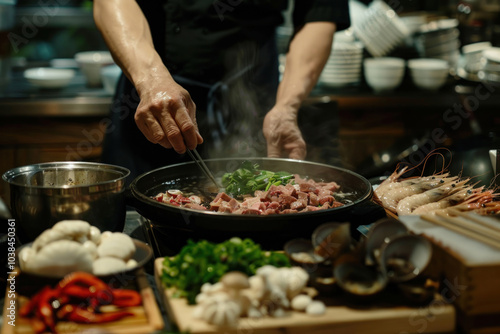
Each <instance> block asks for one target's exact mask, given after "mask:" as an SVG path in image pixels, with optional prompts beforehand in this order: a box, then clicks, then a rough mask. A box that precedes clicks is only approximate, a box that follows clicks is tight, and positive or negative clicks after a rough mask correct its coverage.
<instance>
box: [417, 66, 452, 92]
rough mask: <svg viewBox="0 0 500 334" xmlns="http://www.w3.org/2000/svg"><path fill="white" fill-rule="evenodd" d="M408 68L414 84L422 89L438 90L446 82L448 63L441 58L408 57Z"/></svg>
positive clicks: (448, 73)
mask: <svg viewBox="0 0 500 334" xmlns="http://www.w3.org/2000/svg"><path fill="white" fill-rule="evenodd" d="M408 68H409V69H410V76H411V78H412V80H413V83H414V84H415V86H417V87H418V88H420V89H423V90H431V91H436V90H438V89H439V88H441V87H442V86H443V85H444V84H445V83H446V79H447V78H448V76H449V75H450V65H449V64H448V62H447V61H446V60H443V59H436V58H418V59H410V60H408Z"/></svg>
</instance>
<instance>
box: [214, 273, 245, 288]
mask: <svg viewBox="0 0 500 334" xmlns="http://www.w3.org/2000/svg"><path fill="white" fill-rule="evenodd" d="M220 282H221V283H222V284H224V287H226V288H229V289H237V290H241V289H247V288H249V287H250V283H249V282H248V276H247V275H245V274H244V273H242V272H240V271H231V272H228V273H226V274H224V276H222V277H221V279H220Z"/></svg>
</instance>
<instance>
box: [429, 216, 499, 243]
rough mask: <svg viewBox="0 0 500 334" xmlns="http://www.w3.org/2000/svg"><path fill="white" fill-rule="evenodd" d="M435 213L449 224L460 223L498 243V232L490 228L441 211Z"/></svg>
mask: <svg viewBox="0 0 500 334" xmlns="http://www.w3.org/2000/svg"><path fill="white" fill-rule="evenodd" d="M437 215H438V216H439V217H441V218H442V219H444V220H446V221H447V222H449V223H451V224H455V225H460V226H461V227H463V228H466V229H468V230H471V231H472V232H476V233H478V234H481V235H483V236H485V237H487V238H490V239H493V240H496V241H498V242H499V243H500V232H497V231H495V230H491V229H489V228H488V227H485V226H483V225H477V224H476V223H474V222H471V221H469V220H466V219H464V218H462V217H449V216H446V215H445V214H443V213H438V214H437Z"/></svg>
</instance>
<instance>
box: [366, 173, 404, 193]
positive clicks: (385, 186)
mask: <svg viewBox="0 0 500 334" xmlns="http://www.w3.org/2000/svg"><path fill="white" fill-rule="evenodd" d="M407 168H408V167H403V168H402V169H401V170H400V171H399V172H396V171H394V172H393V173H392V174H391V175H390V176H389V177H388V178H387V179H385V180H384V181H382V183H381V184H379V185H378V187H377V188H376V189H375V190H374V192H375V194H376V195H377V196H378V197H380V196H381V195H382V194H383V193H385V192H386V191H387V189H388V188H389V187H390V186H391V185H392V184H394V183H395V182H397V181H398V180H399V178H400V177H401V176H402V175H403V174H404V173H405V172H406V169H407Z"/></svg>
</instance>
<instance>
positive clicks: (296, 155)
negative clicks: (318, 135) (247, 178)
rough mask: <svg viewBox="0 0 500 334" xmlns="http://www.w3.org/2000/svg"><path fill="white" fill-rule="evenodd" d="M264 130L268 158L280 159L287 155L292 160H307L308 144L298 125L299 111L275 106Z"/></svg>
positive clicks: (266, 120) (265, 120) (265, 121)
mask: <svg viewBox="0 0 500 334" xmlns="http://www.w3.org/2000/svg"><path fill="white" fill-rule="evenodd" d="M262 130H263V132H264V137H265V138H266V141H267V156H268V157H270V158H280V157H282V155H283V154H284V153H286V154H288V158H290V159H298V160H303V159H305V157H306V154H307V150H306V142H305V141H304V139H303V138H302V133H301V132H300V129H299V126H298V124H297V110H294V109H293V108H291V107H282V106H277V105H276V106H274V107H273V109H271V110H270V111H269V112H268V113H267V115H266V117H265V118H264V125H263V129H262Z"/></svg>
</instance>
